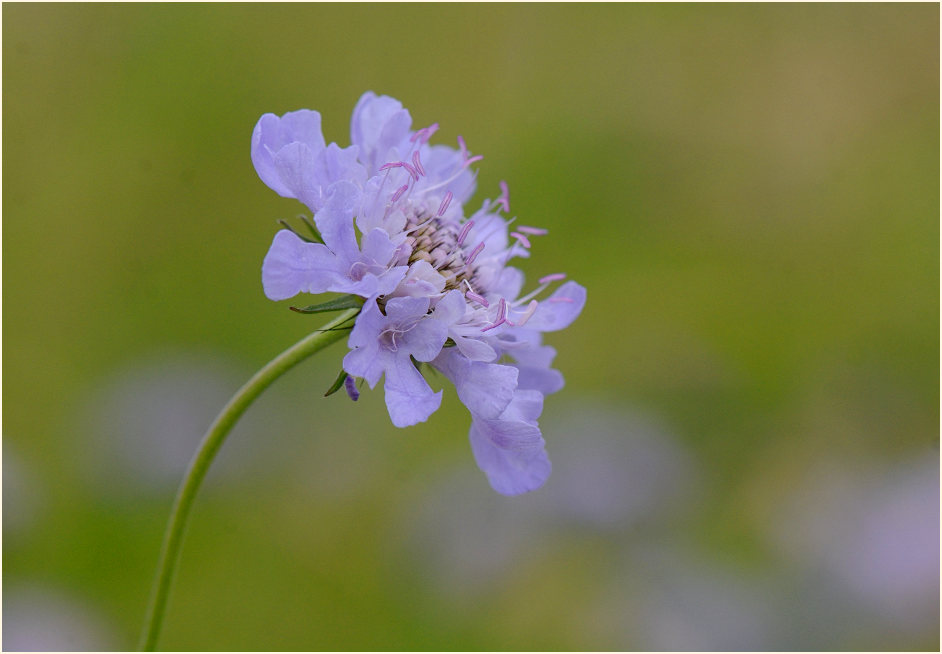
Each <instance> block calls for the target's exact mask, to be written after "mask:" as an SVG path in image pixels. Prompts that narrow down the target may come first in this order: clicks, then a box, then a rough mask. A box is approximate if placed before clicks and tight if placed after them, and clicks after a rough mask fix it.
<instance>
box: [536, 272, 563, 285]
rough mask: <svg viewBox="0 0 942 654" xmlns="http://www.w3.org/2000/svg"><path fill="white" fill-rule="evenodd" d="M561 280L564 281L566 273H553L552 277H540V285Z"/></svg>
mask: <svg viewBox="0 0 942 654" xmlns="http://www.w3.org/2000/svg"><path fill="white" fill-rule="evenodd" d="M562 279H566V273H553V274H552V275H547V276H546V277H540V283H541V284H549V283H550V282H558V281H560V280H562Z"/></svg>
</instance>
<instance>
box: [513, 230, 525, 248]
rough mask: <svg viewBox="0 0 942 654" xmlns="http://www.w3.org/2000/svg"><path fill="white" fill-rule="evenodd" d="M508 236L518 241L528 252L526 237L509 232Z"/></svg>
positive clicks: (518, 233)
mask: <svg viewBox="0 0 942 654" xmlns="http://www.w3.org/2000/svg"><path fill="white" fill-rule="evenodd" d="M510 235H511V236H513V237H514V238H515V239H517V240H518V241H520V243H521V245H523V247H525V248H527V249H528V250H529V249H530V239H528V238H527V237H526V236H524V235H523V234H521V233H520V232H510Z"/></svg>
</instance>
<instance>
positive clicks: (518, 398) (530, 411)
mask: <svg viewBox="0 0 942 654" xmlns="http://www.w3.org/2000/svg"><path fill="white" fill-rule="evenodd" d="M541 408H542V396H541V395H540V394H539V393H538V392H536V391H517V393H515V394H514V399H513V401H512V402H511V403H510V404H509V405H508V407H507V409H506V410H505V411H504V414H503V415H501V417H500V418H497V419H484V418H478V417H475V418H474V420H473V421H472V423H471V430H470V432H469V434H468V437H469V439H470V441H471V451H472V452H473V453H474V458H475V460H476V461H477V464H478V467H480V468H481V470H482V471H484V474H485V475H487V480H488V481H489V482H490V484H491V487H492V488H493V489H494V490H496V491H497V492H498V493H502V494H503V495H519V494H521V493H526V492H529V491H532V490H535V489H537V488H539V487H540V486H542V485H543V484H544V482H546V480H547V478H549V476H550V473H551V472H552V465H551V464H550V460H549V457H548V456H547V455H546V450H545V441H544V440H543V436H542V435H541V434H540V429H539V426H538V425H537V423H536V417H538V415H539V411H540V410H541ZM534 411H535V414H534Z"/></svg>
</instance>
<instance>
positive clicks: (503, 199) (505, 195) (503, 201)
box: [497, 180, 530, 247]
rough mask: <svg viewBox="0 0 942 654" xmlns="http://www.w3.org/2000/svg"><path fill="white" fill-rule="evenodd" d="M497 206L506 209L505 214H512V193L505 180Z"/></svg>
mask: <svg viewBox="0 0 942 654" xmlns="http://www.w3.org/2000/svg"><path fill="white" fill-rule="evenodd" d="M497 204H499V205H501V206H502V207H504V212H505V213H510V192H509V191H508V190H507V182H505V181H503V180H502V181H501V182H500V197H499V198H497ZM527 247H530V246H529V245H528V246H527Z"/></svg>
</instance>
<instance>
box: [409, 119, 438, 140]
mask: <svg viewBox="0 0 942 654" xmlns="http://www.w3.org/2000/svg"><path fill="white" fill-rule="evenodd" d="M437 131H438V123H432V124H431V125H429V126H428V127H423V128H422V129H419V130H416V132H415V134H413V135H412V136H410V137H409V141H411V142H412V143H415V142H416V141H417V140H420V139H421V141H422V144H423V145H425V144H426V143H428V140H429V139H430V138H431V137H432V134H434V133H435V132H437Z"/></svg>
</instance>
